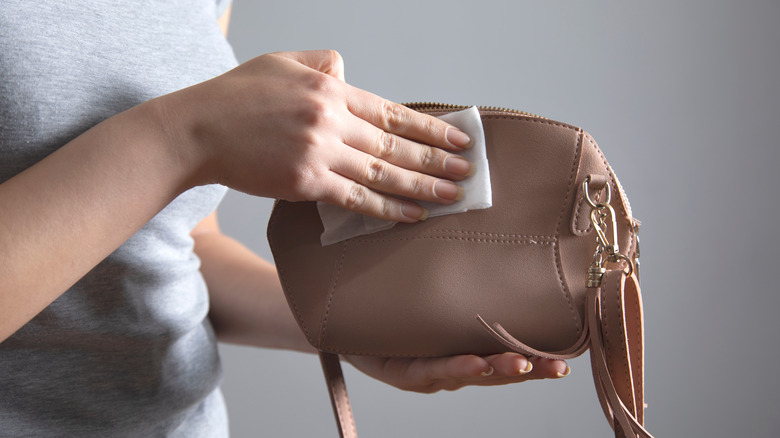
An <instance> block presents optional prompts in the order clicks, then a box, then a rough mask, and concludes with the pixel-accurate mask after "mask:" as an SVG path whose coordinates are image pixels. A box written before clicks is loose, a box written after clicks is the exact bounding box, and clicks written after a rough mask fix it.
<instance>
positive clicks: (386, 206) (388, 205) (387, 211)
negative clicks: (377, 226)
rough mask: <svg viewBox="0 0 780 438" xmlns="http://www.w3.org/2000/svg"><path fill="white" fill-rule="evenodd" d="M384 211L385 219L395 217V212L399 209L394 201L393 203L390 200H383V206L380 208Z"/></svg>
mask: <svg viewBox="0 0 780 438" xmlns="http://www.w3.org/2000/svg"><path fill="white" fill-rule="evenodd" d="M380 208H381V211H382V216H384V217H391V216H392V215H393V212H394V211H395V210H397V207H396V205H395V203H394V202H393V201H391V200H390V199H389V198H386V197H385V198H382V205H381V206H380Z"/></svg>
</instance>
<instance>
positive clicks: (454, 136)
mask: <svg viewBox="0 0 780 438" xmlns="http://www.w3.org/2000/svg"><path fill="white" fill-rule="evenodd" d="M447 141H448V142H450V144H451V145H453V146H455V147H457V148H461V149H468V148H470V147H471V137H469V135H468V134H466V133H465V132H463V131H461V130H460V129H458V128H454V127H449V128H447Z"/></svg>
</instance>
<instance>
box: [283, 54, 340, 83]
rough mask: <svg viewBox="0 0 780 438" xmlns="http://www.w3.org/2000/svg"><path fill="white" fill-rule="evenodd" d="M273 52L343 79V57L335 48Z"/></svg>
mask: <svg viewBox="0 0 780 438" xmlns="http://www.w3.org/2000/svg"><path fill="white" fill-rule="evenodd" d="M274 54H275V55H278V56H282V57H285V58H288V59H291V60H293V61H296V62H299V63H301V64H303V65H305V66H306V67H309V68H311V69H314V70H317V71H319V72H322V73H325V74H328V75H330V76H333V77H335V78H338V79H341V80H342V81H344V59H343V58H342V57H341V55H340V54H339V52H337V51H335V50H307V51H303V52H276V53H274Z"/></svg>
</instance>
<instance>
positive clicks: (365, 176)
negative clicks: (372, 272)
mask: <svg viewBox="0 0 780 438" xmlns="http://www.w3.org/2000/svg"><path fill="white" fill-rule="evenodd" d="M71 3H73V4H71ZM218 18H219V24H220V26H218V25H217V19H218ZM228 19H229V5H228V4H227V2H223V1H219V0H218V1H217V3H216V4H215V3H214V0H188V1H183V0H170V1H165V2H143V3H140V4H137V2H111V1H109V0H88V1H82V2H55V1H44V2H29V1H26V0H6V1H4V2H3V3H2V4H0V45H1V46H2V47H0V69H1V70H0V71H1V72H2V75H0V154H2V155H1V159H0V181H2V184H0V206H2V210H0V211H2V213H1V214H0V257H1V259H0V301H1V302H2V305H0V388H2V389H0V391H2V392H1V393H0V425H2V427H0V435H2V436H21V435H24V436H187V437H191V436H205V437H216V436H226V435H227V425H226V417H225V413H224V403H223V401H222V398H221V394H220V392H219V389H218V383H219V377H220V367H219V358H218V355H217V350H216V340H217V339H219V340H223V341H227V342H236V343H242V344H248V345H256V346H260V347H272V348H287V349H295V350H301V351H310V350H311V347H309V346H308V344H307V343H306V341H305V339H304V338H303V336H302V335H301V333H300V332H299V330H298V328H297V326H296V324H295V322H294V320H293V318H292V316H291V314H290V312H289V310H288V308H287V305H286V302H285V300H284V296H283V294H282V291H281V287H280V285H279V282H278V279H277V276H276V272H275V270H274V267H273V266H272V265H271V264H270V263H268V262H266V261H264V260H262V259H260V258H259V257H257V256H256V255H254V254H252V253H251V252H249V251H248V250H247V249H245V248H244V247H243V246H242V245H241V244H240V243H238V242H236V241H234V240H232V239H230V238H228V237H227V236H225V235H223V234H221V233H220V231H219V226H218V223H217V218H216V214H215V213H214V211H215V208H216V206H217V204H218V202H219V200H220V199H221V197H222V196H223V194H224V192H225V190H226V189H225V188H224V186H227V187H231V188H234V189H237V190H241V191H244V192H247V193H251V194H254V195H257V196H265V197H274V198H283V199H288V200H316V201H324V202H329V203H332V204H336V205H339V206H342V207H345V208H348V209H351V210H354V211H358V212H361V213H364V214H368V215H372V216H376V217H381V218H385V219H392V220H395V221H402V222H415V221H418V220H424V218H425V215H426V212H425V211H424V210H423V209H422V208H421V207H419V205H417V204H416V203H414V202H412V201H407V200H401V199H400V198H399V197H403V198H406V199H415V200H427V201H435V202H440V203H451V202H455V200H456V199H457V197H458V187H457V185H456V184H455V182H454V181H459V180H461V179H463V178H465V177H466V175H467V174H468V173H469V170H470V164H469V163H468V162H465V161H464V160H462V159H460V158H458V157H457V156H456V155H454V154H453V153H452V152H456V151H458V150H462V149H463V148H466V147H468V144H469V141H470V140H469V138H468V136H467V135H465V134H464V133H462V132H461V131H459V130H457V129H456V128H454V127H452V126H449V125H447V124H445V123H444V122H441V121H439V120H437V119H434V118H430V117H427V116H424V115H421V114H417V113H414V112H412V111H409V110H407V109H405V108H403V107H402V106H399V105H397V104H393V103H391V102H388V101H386V100H383V99H381V98H379V97H377V96H375V95H372V94H370V93H368V92H365V91H362V90H359V89H356V88H354V87H351V86H349V85H348V84H346V83H345V82H344V81H343V65H342V62H341V59H340V57H339V56H338V54H337V53H336V52H332V51H316V52H298V53H277V54H270V55H264V56H261V57H258V58H255V59H253V60H251V61H249V62H247V63H245V64H243V65H241V66H238V67H237V68H234V67H235V64H236V61H235V58H234V57H233V54H232V51H231V49H230V47H229V45H228V44H227V42H226V40H225V37H224V32H226V29H227V22H228ZM220 28H221V29H222V32H221V31H220ZM225 72H226V73H225ZM223 73H224V74H223ZM212 78H213V79H212ZM349 359H350V361H351V362H352V363H353V364H354V365H355V366H356V367H358V368H359V369H361V370H362V371H364V372H366V373H368V374H369V375H371V376H373V377H376V378H378V379H380V380H383V381H385V382H388V383H390V384H392V385H395V386H397V387H399V388H403V389H407V390H414V391H422V392H434V391H437V390H440V389H457V388H459V387H462V386H464V385H469V384H479V385H490V384H502V383H509V382H519V381H524V380H528V379H532V378H545V377H556V376H562V375H565V374H566V373H567V372H568V368H567V367H566V365H565V363H563V362H559V361H546V360H538V359H533V360H532V361H528V360H526V358H524V357H522V356H520V355H517V354H504V355H498V356H491V357H487V358H480V357H476V356H459V357H452V358H443V359H416V360H412V359H409V360H407V359H379V358H363V357H353V358H349ZM532 362H533V363H532Z"/></svg>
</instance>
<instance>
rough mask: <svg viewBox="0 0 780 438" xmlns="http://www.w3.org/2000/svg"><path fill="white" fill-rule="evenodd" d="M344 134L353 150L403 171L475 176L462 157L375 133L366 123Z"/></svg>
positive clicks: (456, 176)
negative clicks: (400, 168)
mask: <svg viewBox="0 0 780 438" xmlns="http://www.w3.org/2000/svg"><path fill="white" fill-rule="evenodd" d="M361 124H362V125H363V126H362V127H361V128H357V129H351V130H349V131H348V132H347V135H346V136H345V138H344V142H345V143H346V144H348V145H350V146H352V147H354V148H355V149H358V150H360V151H363V152H365V153H367V154H370V155H373V156H374V157H377V158H380V159H382V160H384V161H387V162H389V163H392V164H394V165H396V166H399V167H402V168H404V169H409V170H413V171H416V172H420V173H425V174H428V175H433V176H438V177H442V178H447V179H452V180H462V179H464V178H466V177H468V176H471V175H472V174H473V172H474V168H473V165H472V164H471V163H470V162H469V161H467V160H466V159H464V158H463V157H461V156H459V155H456V154H452V153H449V152H446V151H444V150H442V149H439V148H434V147H430V146H427V145H423V144H420V143H417V142H415V141H412V140H409V139H406V138H404V137H401V136H398V135H395V134H391V133H389V132H386V131H383V130H381V129H377V128H376V127H374V126H372V125H371V124H369V123H367V122H362V123H361Z"/></svg>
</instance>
